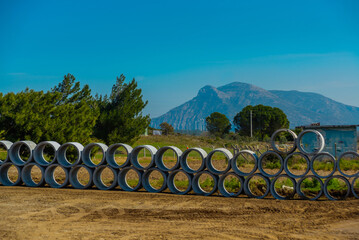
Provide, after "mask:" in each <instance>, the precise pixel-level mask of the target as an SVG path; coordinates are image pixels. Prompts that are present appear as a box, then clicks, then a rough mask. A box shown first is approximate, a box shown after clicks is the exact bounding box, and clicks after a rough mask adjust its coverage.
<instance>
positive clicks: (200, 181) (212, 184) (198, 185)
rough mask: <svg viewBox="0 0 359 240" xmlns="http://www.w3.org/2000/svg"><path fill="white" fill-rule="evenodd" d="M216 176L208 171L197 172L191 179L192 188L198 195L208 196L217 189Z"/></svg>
mask: <svg viewBox="0 0 359 240" xmlns="http://www.w3.org/2000/svg"><path fill="white" fill-rule="evenodd" d="M217 187H218V176H216V175H214V174H213V173H211V172H209V171H202V172H199V173H197V174H196V175H195V176H194V177H193V180H192V189H193V191H194V192H195V193H196V194H198V195H203V196H209V195H212V194H213V193H215V192H216V191H217Z"/></svg>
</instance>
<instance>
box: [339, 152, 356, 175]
mask: <svg viewBox="0 0 359 240" xmlns="http://www.w3.org/2000/svg"><path fill="white" fill-rule="evenodd" d="M345 155H353V156H355V157H356V158H357V159H359V154H358V153H357V152H354V151H350V152H345V153H343V154H341V155H340V156H339V158H338V160H337V168H338V171H339V172H340V173H341V174H342V175H343V176H345V177H348V178H351V177H357V176H359V171H357V172H356V173H353V174H346V173H345V172H344V171H343V170H344V169H341V167H340V162H341V161H342V159H343V158H344V156H345Z"/></svg>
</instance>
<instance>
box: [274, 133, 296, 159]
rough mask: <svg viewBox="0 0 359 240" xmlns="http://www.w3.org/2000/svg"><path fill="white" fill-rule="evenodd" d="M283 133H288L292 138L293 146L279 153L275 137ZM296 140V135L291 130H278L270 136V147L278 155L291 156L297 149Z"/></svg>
mask: <svg viewBox="0 0 359 240" xmlns="http://www.w3.org/2000/svg"><path fill="white" fill-rule="evenodd" d="M283 132H286V133H289V134H290V135H291V136H292V138H293V146H292V147H291V148H289V149H287V150H286V151H281V150H280V149H278V147H277V145H276V144H275V138H276V137H277V135H278V134H280V133H283ZM297 138H298V137H297V134H295V133H294V132H293V131H292V130H290V129H279V130H277V131H275V132H274V133H273V134H272V137H271V146H272V148H273V150H274V151H275V152H277V153H279V154H291V153H292V152H294V151H295V149H297Z"/></svg>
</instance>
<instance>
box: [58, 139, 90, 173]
mask: <svg viewBox="0 0 359 240" xmlns="http://www.w3.org/2000/svg"><path fill="white" fill-rule="evenodd" d="M83 149H84V147H83V146H82V144H80V143H78V142H68V143H64V144H62V145H61V146H60V147H59V148H58V149H57V152H56V158H57V162H58V163H59V164H60V165H62V166H63V167H66V168H70V167H73V166H76V165H77V164H79V163H80V160H81V152H82V150H83Z"/></svg>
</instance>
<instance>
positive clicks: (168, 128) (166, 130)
mask: <svg viewBox="0 0 359 240" xmlns="http://www.w3.org/2000/svg"><path fill="white" fill-rule="evenodd" d="M160 127H161V131H162V133H163V135H169V134H172V133H173V132H174V129H173V126H172V125H171V124H169V123H168V122H163V123H161V124H160Z"/></svg>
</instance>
